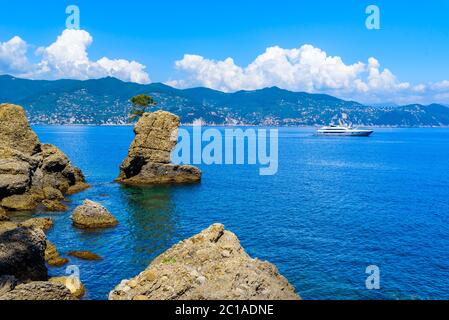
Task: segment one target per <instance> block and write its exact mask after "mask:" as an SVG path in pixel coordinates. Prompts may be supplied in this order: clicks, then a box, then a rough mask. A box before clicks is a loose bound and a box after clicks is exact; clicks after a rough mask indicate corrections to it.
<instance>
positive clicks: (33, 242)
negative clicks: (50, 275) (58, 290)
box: [0, 227, 47, 281]
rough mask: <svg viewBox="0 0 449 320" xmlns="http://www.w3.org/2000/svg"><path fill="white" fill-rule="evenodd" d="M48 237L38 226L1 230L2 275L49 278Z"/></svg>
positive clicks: (0, 271)
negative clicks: (46, 255)
mask: <svg viewBox="0 0 449 320" xmlns="http://www.w3.org/2000/svg"><path fill="white" fill-rule="evenodd" d="M45 248H46V238H45V234H44V232H43V231H42V230H40V229H37V228H27V227H16V228H13V229H10V230H5V231H1V230H0V275H10V276H14V277H15V278H17V279H18V280H20V281H38V280H47V267H46V265H45Z"/></svg>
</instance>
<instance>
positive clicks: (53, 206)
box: [42, 199, 68, 212]
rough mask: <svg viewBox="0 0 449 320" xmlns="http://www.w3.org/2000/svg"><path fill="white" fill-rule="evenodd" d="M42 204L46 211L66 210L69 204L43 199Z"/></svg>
mask: <svg viewBox="0 0 449 320" xmlns="http://www.w3.org/2000/svg"><path fill="white" fill-rule="evenodd" d="M42 205H43V206H44V208H45V211H49V212H65V211H67V210H68V208H67V206H66V205H65V204H63V203H62V202H61V201H58V200H47V199H45V200H42Z"/></svg>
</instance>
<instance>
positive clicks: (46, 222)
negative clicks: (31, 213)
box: [20, 218, 53, 232]
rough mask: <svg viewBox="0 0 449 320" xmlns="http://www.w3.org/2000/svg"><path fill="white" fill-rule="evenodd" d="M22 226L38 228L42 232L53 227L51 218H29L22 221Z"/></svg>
mask: <svg viewBox="0 0 449 320" xmlns="http://www.w3.org/2000/svg"><path fill="white" fill-rule="evenodd" d="M20 226H22V227H30V228H39V229H41V230H42V231H44V232H47V231H48V230H50V229H51V228H53V220H52V219H51V218H31V219H28V220H26V221H24V222H22V223H20Z"/></svg>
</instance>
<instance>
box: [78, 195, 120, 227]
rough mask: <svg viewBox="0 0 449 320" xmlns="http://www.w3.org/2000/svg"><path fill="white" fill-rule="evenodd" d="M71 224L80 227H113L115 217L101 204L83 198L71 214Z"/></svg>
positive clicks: (115, 223) (115, 221) (115, 222)
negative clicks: (81, 202)
mask: <svg viewBox="0 0 449 320" xmlns="http://www.w3.org/2000/svg"><path fill="white" fill-rule="evenodd" d="M72 221H73V225H74V226H75V227H78V228H82V229H96V228H108V227H114V226H116V225H117V224H118V221H117V219H115V218H114V216H113V215H112V214H111V213H110V212H109V211H108V210H107V209H106V208H105V207H103V206H102V205H101V204H99V203H96V202H93V201H91V200H84V202H83V204H82V205H81V206H79V207H77V208H76V209H75V210H74V211H73V214H72Z"/></svg>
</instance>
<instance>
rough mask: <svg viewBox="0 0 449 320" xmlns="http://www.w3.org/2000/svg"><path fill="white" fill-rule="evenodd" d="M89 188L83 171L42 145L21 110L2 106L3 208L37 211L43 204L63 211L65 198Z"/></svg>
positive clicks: (0, 198)
mask: <svg viewBox="0 0 449 320" xmlns="http://www.w3.org/2000/svg"><path fill="white" fill-rule="evenodd" d="M87 187H88V185H87V184H86V183H85V179H84V176H83V174H82V172H81V170H79V169H78V168H75V167H73V166H72V165H71V163H70V161H69V159H68V158H67V156H66V155H65V154H64V153H63V152H62V151H61V150H59V149H58V148H56V147H55V146H53V145H49V144H41V142H40V141H39V139H38V138H37V136H36V134H35V133H34V132H33V131H32V130H31V128H30V126H29V124H28V120H27V118H26V115H25V112H24V110H23V108H22V107H20V106H16V105H11V104H1V105H0V207H3V208H4V209H6V210H34V209H36V208H37V206H38V205H39V204H44V206H45V207H46V208H47V209H49V210H55V209H57V210H61V209H64V208H65V207H64V206H63V205H62V204H61V203H60V200H61V199H62V198H63V195H64V194H72V193H74V192H77V191H80V190H83V189H85V188H87ZM58 203H59V205H58Z"/></svg>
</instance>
